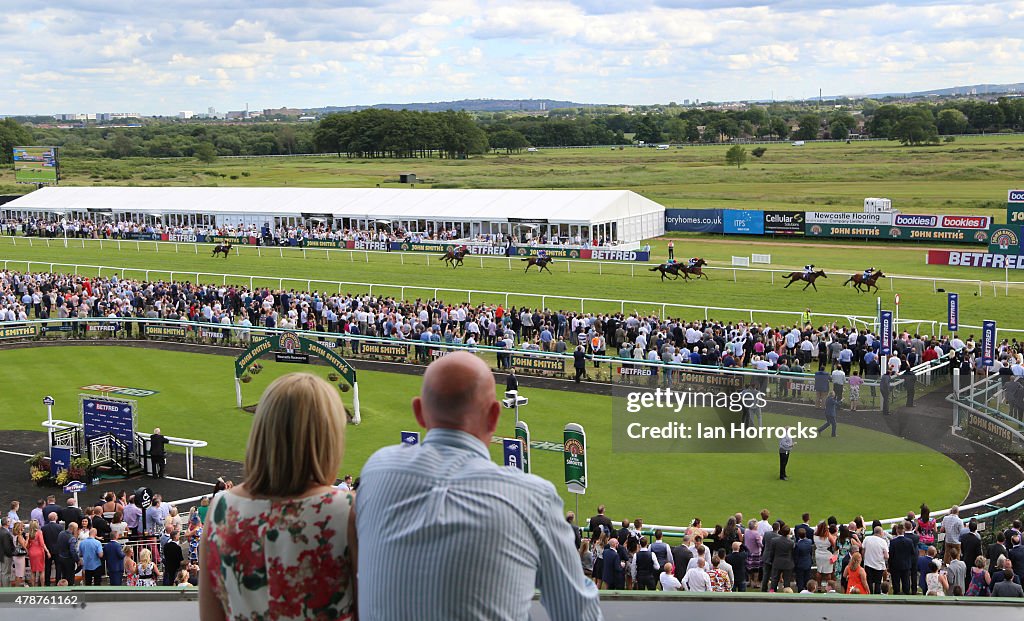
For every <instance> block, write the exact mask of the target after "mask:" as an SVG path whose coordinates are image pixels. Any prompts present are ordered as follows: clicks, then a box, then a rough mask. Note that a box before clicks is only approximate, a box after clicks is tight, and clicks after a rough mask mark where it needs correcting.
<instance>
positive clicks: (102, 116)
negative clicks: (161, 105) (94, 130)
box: [96, 112, 142, 122]
mask: <svg viewBox="0 0 1024 621" xmlns="http://www.w3.org/2000/svg"><path fill="white" fill-rule="evenodd" d="M141 118H142V115H141V114H139V113H138V112H98V113H97V114H96V120H97V121H100V122H107V121H120V120H123V119H141Z"/></svg>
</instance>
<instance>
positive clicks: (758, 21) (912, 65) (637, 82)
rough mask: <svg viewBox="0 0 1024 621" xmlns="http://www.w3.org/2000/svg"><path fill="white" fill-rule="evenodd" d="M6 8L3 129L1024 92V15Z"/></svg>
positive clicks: (723, 2)
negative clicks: (428, 109)
mask: <svg viewBox="0 0 1024 621" xmlns="http://www.w3.org/2000/svg"><path fill="white" fill-rule="evenodd" d="M8 4H9V6H8V7H7V8H5V9H4V11H3V12H0V38H2V40H3V41H5V45H4V48H5V58H4V59H3V61H2V62H0V83H3V84H6V85H8V88H7V89H5V90H6V93H5V96H4V97H3V98H2V100H0V114H8V115H9V114H55V113H71V112H138V113H142V114H147V115H148V114H164V115H173V114H176V113H177V112H178V111H182V110H190V111H195V112H205V111H206V110H207V108H209V107H213V108H216V109H217V110H219V111H222V112H223V111H227V110H241V109H244V108H245V105H246V103H248V105H249V107H250V109H253V110H257V109H262V108H277V107H282V106H288V107H297V108H312V107H321V106H329V105H338V106H344V105H364V104H374V103H406V102H423V101H448V100H456V99H463V98H494V99H541V98H550V99H564V100H570V101H575V102H581V103H610V104H620V103H621V104H656V103H668V102H671V101H675V102H679V103H682V102H683V101H684V100H687V99H688V100H691V101H692V100H695V99H699V100H701V101H709V100H711V101H735V100H748V99H770V98H773V97H774V98H775V99H803V98H810V97H814V96H817V94H818V89H822V90H823V91H824V93H825V94H826V95H858V94H867V93H880V92H910V91H915V90H926V89H931V88H943V87H951V86H957V85H966V84H976V83H1012V82H1022V81H1024V70H1022V66H1024V62H1022V60H1021V59H1022V58H1024V49H1022V48H1024V45H1022V35H1021V32H1022V31H1024V0H1013V1H1006V2H1002V1H998V0H997V1H994V2H968V1H959V2H957V1H949V0H946V1H936V0H902V1H899V2H891V3H879V2H876V1H873V0H840V1H838V2H815V1H811V0H781V1H777V2H772V1H767V0H761V1H758V0H703V1H697V0H629V1H626V2H623V1H621V0H619V1H613V0H541V1H534V0H521V1H519V2H515V3H513V2H507V1H506V2H491V1H487V0H413V1H409V0H351V1H345V2H331V1H327V0H245V1H235V0H203V1H200V0H177V1H173V2H162V1H160V0H155V1H150V2H138V3H131V4H130V5H129V4H127V3H125V2H123V0H117V1H114V0H61V1H60V2H56V3H44V4H43V5H39V6H35V5H32V4H31V3H25V2H19V3H8ZM48 4H50V5H56V6H48ZM129 6H130V9H129V8H126V7H129ZM12 85H13V88H12Z"/></svg>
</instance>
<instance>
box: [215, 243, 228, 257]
mask: <svg viewBox="0 0 1024 621" xmlns="http://www.w3.org/2000/svg"><path fill="white" fill-rule="evenodd" d="M222 252H223V253H224V258H225V259H226V258H228V253H229V252H231V242H228V243H226V244H217V245H216V246H214V247H213V254H211V255H210V256H211V257H215V256H217V255H218V254H220V253H222Z"/></svg>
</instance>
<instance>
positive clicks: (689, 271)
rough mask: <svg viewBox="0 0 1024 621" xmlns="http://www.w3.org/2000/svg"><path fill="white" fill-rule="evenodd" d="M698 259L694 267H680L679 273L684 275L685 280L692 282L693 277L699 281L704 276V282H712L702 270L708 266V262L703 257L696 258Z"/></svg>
mask: <svg viewBox="0 0 1024 621" xmlns="http://www.w3.org/2000/svg"><path fill="white" fill-rule="evenodd" d="M696 259H697V260H696V261H694V262H693V265H684V266H682V267H680V268H679V273H680V274H682V275H683V278H684V279H686V280H690V276H691V275H692V276H693V277H694V278H696V279H697V280H700V279H701V277H702V276H703V277H704V280H711V279H710V278H708V275H707V274H705V273H704V271H703V270H701V267H703V266H705V265H707V264H708V262H707V261H705V260H704V259H703V258H701V257H696Z"/></svg>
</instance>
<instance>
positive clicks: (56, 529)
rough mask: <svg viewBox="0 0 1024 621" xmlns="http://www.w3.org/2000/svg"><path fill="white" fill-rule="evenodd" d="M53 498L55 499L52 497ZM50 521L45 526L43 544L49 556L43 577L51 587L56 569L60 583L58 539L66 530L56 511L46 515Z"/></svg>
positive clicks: (44, 581)
mask: <svg viewBox="0 0 1024 621" xmlns="http://www.w3.org/2000/svg"><path fill="white" fill-rule="evenodd" d="M51 498H53V497H52V496H51ZM46 515H47V518H48V519H49V521H48V522H47V523H46V524H44V525H43V528H42V529H41V530H42V533H43V543H44V544H45V545H46V550H47V551H48V552H49V554H47V555H46V571H45V572H44V575H43V583H44V584H45V585H46V586H50V576H53V575H54V568H56V578H55V579H56V580H57V581H58V582H59V581H60V578H61V575H60V563H57V539H58V538H59V537H60V534H61V533H62V532H64V529H63V528H61V527H60V524H58V523H57V518H58V517H59V516H58V514H57V512H56V511H51V512H49V513H47V514H46Z"/></svg>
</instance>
